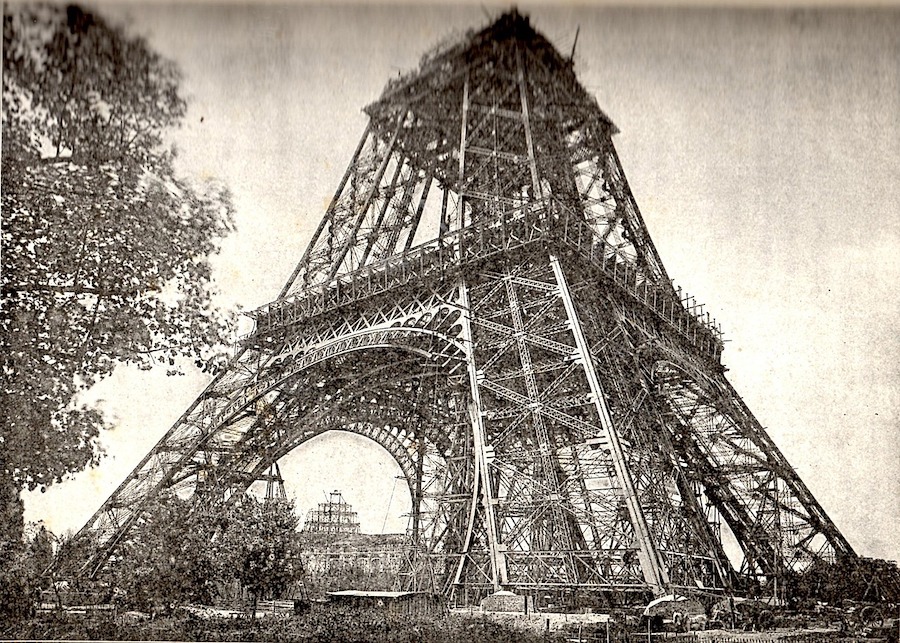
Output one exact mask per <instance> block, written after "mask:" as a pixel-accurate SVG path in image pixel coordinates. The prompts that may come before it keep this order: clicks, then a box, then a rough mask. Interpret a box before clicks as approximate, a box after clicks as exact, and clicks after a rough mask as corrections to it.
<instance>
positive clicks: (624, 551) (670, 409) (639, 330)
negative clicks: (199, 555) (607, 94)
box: [60, 11, 857, 602]
mask: <svg viewBox="0 0 900 643" xmlns="http://www.w3.org/2000/svg"><path fill="white" fill-rule="evenodd" d="M365 113H366V114H367V116H368V125H367V127H366V129H365V132H364V133H363V135H362V138H361V139H360V141H359V145H358V146H357V148H356V150H355V151H354V152H353V156H352V159H351V161H350V164H349V166H348V168H347V170H346V172H345V174H344V176H343V178H342V179H341V181H340V185H339V186H338V188H337V191H336V193H335V195H334V198H333V200H332V201H331V204H330V206H329V207H328V209H327V211H326V212H325V214H324V216H323V217H322V220H321V223H320V224H319V226H318V229H317V230H316V231H315V234H314V235H313V237H312V240H311V241H310V243H309V246H308V248H307V250H306V252H305V253H304V255H303V257H302V258H301V259H300V262H299V263H298V264H297V267H296V269H295V270H294V272H293V274H292V275H290V278H289V279H288V281H287V283H286V284H285V286H284V288H283V290H282V291H281V292H280V293H279V294H278V296H277V297H276V298H275V299H274V301H272V302H271V303H270V304H268V305H265V306H263V307H261V308H259V309H258V310H255V311H253V312H252V314H251V316H252V317H253V319H254V320H255V325H254V328H253V331H252V332H251V333H250V334H249V335H248V336H246V337H244V338H243V339H242V340H241V341H240V343H239V345H238V347H237V350H236V354H235V357H234V358H233V359H232V361H231V362H230V364H229V366H228V367H227V368H226V369H225V370H224V372H222V373H221V374H220V375H219V376H217V377H216V378H215V379H214V380H213V382H212V383H211V384H210V385H209V386H208V388H207V389H206V390H205V391H204V392H203V393H202V394H201V395H200V396H199V398H198V399H197V400H196V401H195V402H194V403H193V405H191V407H190V408H189V409H188V410H187V411H186V412H185V413H184V414H183V415H182V416H181V417H180V418H179V419H178V421H177V422H176V423H175V425H174V426H173V427H172V428H171V429H170V430H169V431H168V433H166V435H165V436H164V437H163V438H162V439H161V440H160V441H159V443H158V444H157V445H156V446H155V447H154V448H153V450H152V451H151V452H150V453H149V454H147V456H146V457H145V458H144V459H143V461H142V462H141V463H140V464H139V465H138V466H137V467H136V468H135V470H134V471H133V472H132V473H131V474H130V475H129V476H128V477H127V478H126V479H125V480H124V481H123V482H122V483H121V485H120V486H119V487H118V489H116V491H115V492H114V493H113V494H112V495H111V496H110V498H109V499H108V500H107V501H106V502H105V503H104V504H103V505H102V507H100V509H99V510H98V511H97V512H96V513H95V514H94V516H93V517H92V518H91V519H90V520H89V522H88V523H87V524H86V525H85V526H84V527H83V528H82V529H81V531H80V532H79V533H78V535H77V537H76V538H77V540H78V541H83V542H84V543H86V544H88V545H89V546H87V547H84V548H82V549H81V551H85V552H86V553H85V554H84V555H83V556H82V557H80V558H79V559H77V560H74V559H73V560H69V561H63V562H61V563H60V565H61V567H60V568H61V569H62V568H63V567H64V568H65V569H68V570H70V571H71V573H73V574H77V575H80V576H81V577H93V576H96V575H97V574H99V573H101V572H102V570H103V569H104V566H105V565H106V564H107V561H108V560H109V558H110V556H111V555H113V554H114V552H115V551H116V548H117V546H118V545H119V544H120V543H122V542H124V541H125V540H127V538H128V537H129V530H130V529H131V528H132V527H133V526H134V525H135V524H136V522H137V521H138V520H139V518H140V516H141V515H142V512H143V511H144V509H145V507H147V506H148V505H149V503H150V501H151V500H152V499H153V498H154V497H156V496H157V495H158V494H159V493H160V492H162V491H163V490H166V489H173V488H174V489H176V490H179V491H181V492H184V493H190V492H191V491H193V492H194V493H196V494H198V495H199V494H201V493H215V494H218V495H219V496H220V497H222V498H225V499H227V498H228V497H233V496H239V495H240V494H241V493H242V492H243V491H244V490H246V489H247V487H248V486H249V485H250V484H252V483H253V482H254V481H258V480H271V479H272V474H271V473H270V472H272V471H274V470H275V469H273V467H274V466H275V465H276V463H277V462H278V460H279V459H280V458H282V457H283V456H285V455H286V454H287V453H289V452H290V451H291V450H292V449H294V448H296V447H297V446H299V445H301V444H303V443H304V442H306V441H307V440H310V439H312V438H315V437H316V436H318V435H321V434H322V433H324V432H326V431H332V430H340V431H348V432H351V433H356V434H359V435H362V436H365V437H367V438H370V439H371V440H373V441H375V442H376V443H378V444H379V445H381V446H382V447H384V448H385V449H386V450H387V451H388V452H389V453H390V454H391V455H392V456H393V457H394V459H395V460H396V461H397V463H398V465H399V467H400V469H401V470H402V472H403V475H404V477H405V480H406V482H407V484H408V487H409V493H410V498H411V502H412V513H411V521H410V528H409V537H410V538H411V542H412V543H413V545H414V549H415V551H416V552H417V554H416V556H414V560H413V561H412V562H411V563H410V569H409V570H407V572H406V573H405V575H404V578H405V579H407V580H406V582H407V584H408V585H409V589H427V590H431V591H440V592H444V593H445V594H446V595H448V596H450V597H451V598H453V599H454V600H456V601H462V600H463V597H465V598H466V599H467V600H475V599H477V598H478V597H481V596H484V595H486V594H489V593H491V592H494V591H497V590H500V589H506V590H512V591H516V592H520V593H527V594H534V593H536V592H557V593H558V594H559V593H565V592H579V593H581V594H582V595H584V594H589V595H596V596H599V597H601V598H602V599H603V600H606V601H618V602H627V601H629V600H632V599H633V600H638V599H639V598H640V599H641V600H643V599H646V597H648V596H651V595H657V596H659V595H662V594H666V593H671V592H705V593H710V594H715V593H730V592H734V591H740V590H741V588H742V587H746V583H748V582H751V583H756V584H757V585H759V584H762V585H764V586H771V585H772V584H775V583H777V582H778V579H779V578H780V577H781V576H783V575H785V574H789V573H798V572H802V571H803V570H804V569H807V568H809V567H810V566H811V565H813V564H820V563H822V562H823V561H824V562H835V561H841V560H843V561H846V560H851V561H852V560H856V559H857V557H856V554H855V553H854V551H853V549H852V547H851V546H850V544H849V543H848V542H847V540H846V539H845V538H844V537H843V536H842V534H841V533H840V531H839V530H838V529H837V527H836V526H835V525H834V523H833V522H832V521H831V520H830V519H829V517H828V516H827V515H826V513H825V512H824V511H823V509H822V507H821V506H820V505H819V503H818V502H817V501H816V500H815V498H813V496H812V494H811V493H810V491H809V489H807V487H806V485H804V483H803V482H802V481H801V480H800V478H799V477H798V476H797V474H796V473H795V471H794V470H793V469H792V468H791V466H790V465H789V464H788V463H787V461H786V460H785V458H784V456H783V455H782V454H781V452H780V451H779V450H778V448H777V447H776V446H775V444H774V443H773V442H772V440H771V439H770V438H769V436H768V435H767V434H766V432H765V431H764V429H763V428H762V426H761V425H760V423H759V422H758V421H757V420H756V418H755V417H754V416H753V414H752V413H751V412H750V410H749V409H748V408H747V406H746V405H745V404H744V402H743V401H742V400H741V397H740V396H739V395H738V393H737V392H736V391H735V390H734V389H733V388H732V386H731V384H730V383H729V382H728V380H727V379H726V377H725V369H724V367H723V366H722V363H721V352H722V347H723V343H722V339H721V334H720V330H719V328H718V327H717V326H716V324H715V323H714V322H713V321H712V320H711V319H710V318H709V316H708V314H701V312H700V309H699V307H698V306H697V305H696V302H695V301H694V300H693V299H691V298H688V297H686V296H685V295H684V294H683V293H682V292H681V290H680V289H677V288H675V287H674V286H673V284H672V280H671V279H670V278H669V275H668V274H667V273H666V270H665V268H664V266H663V263H662V260H661V259H660V257H659V255H658V254H657V251H656V249H655V247H654V245H653V242H652V240H651V238H650V234H649V232H648V230H647V227H646V225H645V224H644V221H643V219H642V217H641V213H640V210H639V209H638V206H637V203H636V202H635V199H634V196H633V195H632V193H631V190H630V189H629V186H628V182H627V180H626V178H625V173H624V170H623V168H622V165H621V163H620V161H619V157H618V155H617V154H616V150H615V147H614V146H613V142H612V137H613V135H614V134H615V133H616V132H617V129H616V126H615V125H614V124H613V123H612V122H611V121H610V119H609V118H608V117H607V116H606V114H604V112H603V111H602V110H601V109H600V108H599V107H598V105H597V102H596V100H595V99H594V98H593V97H592V96H591V95H589V94H588V93H587V91H586V90H585V89H584V87H582V86H581V85H580V84H579V82H578V80H577V79H576V77H575V73H574V71H573V64H572V60H571V59H569V58H566V57H565V56H563V55H561V54H560V53H559V52H558V51H557V50H556V49H555V48H554V47H553V45H552V44H551V43H550V42H549V41H548V40H547V39H546V38H544V37H543V36H542V35H541V34H539V33H537V32H536V31H535V30H534V29H533V28H532V27H531V25H530V24H529V21H528V19H527V18H525V17H523V16H522V15H520V14H518V13H517V12H516V11H512V12H511V13H507V14H505V15H503V16H502V17H500V18H499V19H498V20H497V21H496V22H494V23H493V24H491V25H490V26H488V27H487V28H485V29H483V30H482V31H480V32H478V33H470V34H468V35H467V36H466V37H465V38H464V39H463V40H461V41H459V42H456V43H454V44H452V45H447V46H443V47H441V48H439V49H437V50H435V51H432V52H430V53H428V54H427V55H426V56H425V57H424V58H423V59H422V61H421V64H420V66H419V68H418V69H417V70H415V71H414V72H411V73H409V74H407V75H405V76H402V77H399V78H396V79H393V80H391V81H390V82H389V83H388V84H387V86H386V87H385V88H384V91H383V92H382V94H381V97H380V98H379V99H378V100H376V101H375V102H374V103H372V104H371V105H369V106H368V107H367V108H366V109H365ZM723 543H724V544H723ZM732 546H734V547H735V549H739V550H740V552H741V556H742V562H740V563H734V564H733V563H732V562H731V560H730V558H729V557H728V556H726V550H728V548H729V547H732ZM732 558H735V557H734V556H732ZM748 579H749V580H748Z"/></svg>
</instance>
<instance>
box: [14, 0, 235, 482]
mask: <svg viewBox="0 0 900 643" xmlns="http://www.w3.org/2000/svg"><path fill="white" fill-rule="evenodd" d="M4 6H5V9H4V11H5V14H4V16H3V50H4V56H3V103H4V109H3V123H2V126H3V155H2V208H3V235H2V244H3V270H2V313H0V354H2V384H3V387H2V400H0V423H2V434H0V453H3V456H2V459H3V462H2V463H0V464H2V465H3V466H2V471H0V473H2V475H3V478H4V479H3V481H2V483H3V484H6V485H12V488H13V489H16V490H18V489H22V488H29V489H33V488H36V487H44V486H46V485H48V484H51V483H53V482H57V481H60V480H62V479H63V478H64V477H65V476H66V475H68V474H71V473H73V472H77V471H79V470H81V469H83V468H84V467H85V466H87V465H88V464H92V463H96V462H97V460H98V458H99V456H100V452H99V448H98V443H97V438H98V435H99V432H100V430H101V429H103V428H104V427H105V426H106V423H105V418H104V417H103V415H102V413H101V412H100V411H99V410H98V409H97V408H94V407H90V406H86V405H84V404H83V403H80V402H79V394H80V393H81V392H83V391H85V390H86V389H87V388H89V387H90V386H92V385H93V384H95V383H96V382H97V381H98V380H99V379H101V378H103V377H105V376H107V375H109V374H110V373H111V372H112V371H113V369H114V368H115V367H116V366H117V365H119V364H123V363H125V364H135V365H138V366H139V367H141V368H150V367H152V366H154V365H156V364H159V363H161V362H162V363H165V364H167V366H168V367H169V368H172V369H173V370H175V366H176V358H178V357H184V356H187V357H190V358H192V359H194V360H196V362H197V364H198V365H201V366H205V367H208V368H213V367H214V361H215V355H216V352H215V351H213V350H211V347H221V346H222V343H223V340H224V338H225V337H226V334H227V328H228V322H229V318H228V317H227V316H225V315H223V314H221V313H220V312H218V311H217V310H216V308H215V307H214V306H213V304H212V302H211V297H212V296H213V291H212V288H211V282H210V273H211V270H210V263H209V257H210V256H211V255H213V254H215V253H216V252H217V251H218V249H219V244H220V241H221V239H222V238H223V237H224V235H226V234H227V233H228V232H229V231H230V229H231V225H232V223H231V220H232V206H231V202H230V197H229V195H228V192H227V190H225V189H224V188H223V187H222V186H220V185H217V184H214V183H204V184H196V183H192V182H189V181H187V180H185V179H182V178H179V177H178V176H177V174H176V170H175V166H174V161H175V157H174V151H173V149H171V147H170V146H167V140H168V138H169V137H170V134H171V132H172V130H173V129H174V128H175V127H177V126H178V125H179V123H180V121H181V119H182V118H183V116H184V114H185V109H186V104H185V101H184V99H183V98H182V97H181V96H180V94H179V84H180V76H179V72H178V70H177V68H176V67H175V65H174V64H173V63H171V62H169V61H167V60H165V59H163V58H162V57H161V56H159V55H158V54H156V53H155V52H153V51H152V50H151V49H150V48H149V47H148V45H147V43H146V42H144V41H143V40H142V39H140V38H136V37H132V36H130V35H128V34H126V33H125V32H124V31H123V30H122V29H121V28H117V27H114V26H111V25H110V24H108V23H107V22H105V21H104V20H103V19H102V18H101V17H99V16H96V15H92V14H90V13H86V12H84V11H82V10H81V9H79V8H77V7H73V6H69V7H65V6H61V5H52V6H40V5H24V4H23V5H21V6H18V5H13V6H10V5H8V4H7V5H4Z"/></svg>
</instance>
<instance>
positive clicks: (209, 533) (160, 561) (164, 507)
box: [106, 493, 303, 612]
mask: <svg viewBox="0 0 900 643" xmlns="http://www.w3.org/2000/svg"><path fill="white" fill-rule="evenodd" d="M145 516H146V517H145V518H144V519H143V520H141V521H140V524H139V525H138V526H137V527H136V528H135V530H134V531H133V532H132V534H131V536H130V537H129V538H128V541H127V542H126V543H124V544H123V545H122V546H121V547H120V548H119V550H118V553H117V556H116V558H115V560H114V561H112V562H111V564H110V567H109V570H108V573H107V574H106V580H107V582H108V583H109V584H110V585H111V586H113V587H115V588H117V589H118V590H122V591H123V592H124V594H123V596H122V598H121V599H120V600H121V602H122V603H123V604H124V605H126V606H128V607H130V608H132V609H139V610H144V611H147V612H151V611H164V612H169V611H170V610H171V608H172V606H173V605H174V606H177V605H180V604H184V603H196V604H206V605H229V606H238V605H240V606H241V607H247V608H250V607H251V605H249V604H248V605H243V604H242V596H244V594H245V593H246V594H247V595H248V597H249V600H250V602H252V604H255V603H256V601H257V600H259V599H261V598H273V597H274V598H281V597H283V596H285V595H288V594H291V593H292V590H293V588H294V586H295V584H296V583H297V582H298V581H300V580H301V579H302V576H303V565H302V563H301V557H300V552H301V550H300V540H299V534H298V532H297V525H298V523H299V518H298V517H297V515H296V514H295V513H294V507H293V504H292V503H290V502H287V501H271V502H261V501H259V500H257V499H256V498H254V497H253V496H251V495H249V494H247V495H242V496H240V497H239V498H238V499H237V500H236V501H230V502H215V503H210V502H209V501H208V500H202V499H201V500H196V501H195V500H193V499H189V500H182V499H180V498H179V497H178V496H177V495H175V494H169V493H167V494H163V495H162V496H160V497H159V498H157V499H155V500H154V506H152V507H150V508H149V510H148V512H147V513H146V514H145Z"/></svg>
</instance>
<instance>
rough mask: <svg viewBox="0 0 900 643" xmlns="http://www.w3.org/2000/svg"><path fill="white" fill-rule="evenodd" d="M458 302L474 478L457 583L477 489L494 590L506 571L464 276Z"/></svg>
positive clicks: (503, 582)
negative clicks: (495, 510) (468, 395)
mask: <svg viewBox="0 0 900 643" xmlns="http://www.w3.org/2000/svg"><path fill="white" fill-rule="evenodd" d="M459 302H460V306H461V307H462V309H463V314H462V317H461V318H460V322H461V324H462V332H461V335H462V340H463V344H464V345H465V348H466V360H467V362H468V369H467V370H468V372H469V394H470V397H471V400H470V402H469V418H470V421H471V424H472V438H473V440H472V442H473V447H474V451H475V453H474V456H475V462H474V464H475V480H474V483H473V496H472V511H470V512H469V525H468V528H467V530H466V538H465V543H464V545H463V557H462V558H460V565H459V568H458V569H457V572H456V579H457V582H458V581H459V578H460V574H461V573H462V568H463V565H464V562H465V554H466V553H468V551H469V547H470V546H471V542H472V532H473V530H474V526H475V514H476V512H475V510H474V509H475V505H476V501H477V495H478V492H479V491H480V492H481V504H482V507H483V509H484V523H485V524H484V526H485V530H486V531H487V539H488V548H489V550H490V551H489V555H490V559H491V577H492V581H493V584H494V591H498V590H499V589H500V588H501V587H502V586H503V585H506V584H507V582H508V576H507V570H506V555H505V553H504V552H503V547H502V544H501V542H500V533H499V531H498V529H497V518H496V515H495V514H494V504H495V502H494V498H493V493H492V491H491V478H490V473H489V471H488V456H487V448H486V447H487V442H486V439H485V435H486V434H485V428H484V408H483V406H482V404H481V393H480V392H479V389H478V371H477V368H476V364H475V350H474V344H473V341H472V309H471V303H470V301H469V289H468V286H467V285H466V282H465V280H464V279H460V282H459Z"/></svg>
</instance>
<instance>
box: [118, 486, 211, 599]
mask: <svg viewBox="0 0 900 643" xmlns="http://www.w3.org/2000/svg"><path fill="white" fill-rule="evenodd" d="M209 518H210V517H209V515H208V514H207V513H206V512H204V511H202V509H201V510H199V511H198V510H197V507H195V506H194V504H193V503H192V502H190V501H187V500H182V499H180V498H179V497H178V496H177V495H175V494H174V493H164V494H162V495H161V496H160V497H158V498H156V499H155V500H154V501H153V502H152V503H151V504H150V506H149V507H148V508H147V511H145V512H144V517H143V518H142V519H141V521H140V523H139V524H138V526H137V527H136V528H135V530H134V533H133V534H132V535H131V536H130V538H129V539H128V542H126V543H125V544H124V545H123V546H122V547H121V551H120V552H119V553H118V554H117V556H116V561H115V562H114V563H113V571H114V574H115V583H116V585H117V586H118V588H120V589H122V590H124V591H125V592H126V601H127V603H128V604H129V605H130V606H131V607H134V608H136V609H141V610H145V611H151V610H154V609H157V608H158V607H159V606H160V605H164V606H165V605H169V604H171V603H185V602H188V603H210V602H211V600H212V597H213V595H214V594H215V584H216V581H217V580H218V575H219V568H220V564H219V561H217V560H216V554H217V552H216V551H215V550H214V549H213V548H211V547H210V542H211V540H212V539H213V537H214V536H215V533H216V530H217V526H216V524H215V521H214V520H210V519H209Z"/></svg>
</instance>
